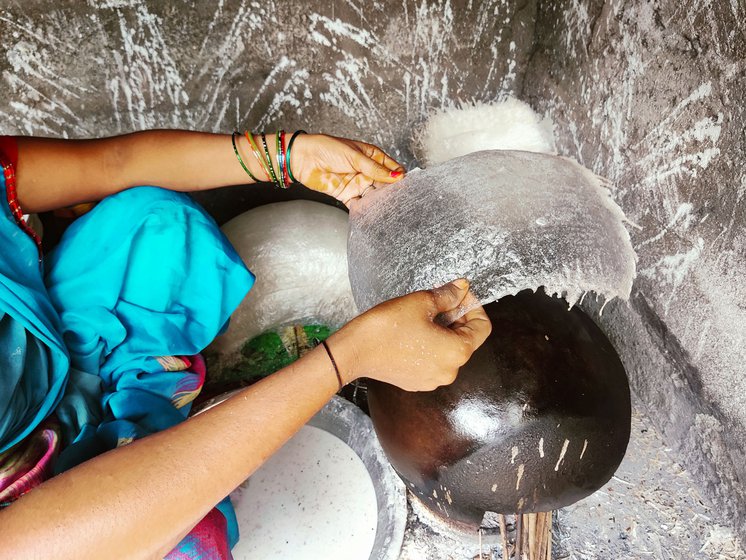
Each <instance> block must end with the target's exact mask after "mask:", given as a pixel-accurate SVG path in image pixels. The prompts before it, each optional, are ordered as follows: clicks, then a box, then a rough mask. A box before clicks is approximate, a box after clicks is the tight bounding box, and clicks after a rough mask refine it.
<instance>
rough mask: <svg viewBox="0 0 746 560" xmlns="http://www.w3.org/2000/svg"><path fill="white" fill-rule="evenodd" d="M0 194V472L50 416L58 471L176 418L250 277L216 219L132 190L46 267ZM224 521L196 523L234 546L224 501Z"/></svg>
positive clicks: (147, 190) (88, 219)
mask: <svg viewBox="0 0 746 560" xmlns="http://www.w3.org/2000/svg"><path fill="white" fill-rule="evenodd" d="M2 146H3V145H2V144H0V148H2ZM21 163H22V162H21ZM4 193H5V182H4V179H3V178H2V177H1V176H0V194H3V195H4ZM4 198H5V197H4V196H3V197H2V200H0V208H2V210H0V248H1V249H0V475H1V474H2V457H3V453H4V452H6V453H10V452H12V451H13V449H11V448H13V447H14V446H19V442H22V440H24V438H26V437H28V436H29V434H31V433H32V432H33V431H34V430H36V429H37V428H40V426H41V428H44V426H42V423H43V422H44V421H45V420H47V419H48V418H50V416H52V415H53V416H54V417H56V419H57V421H58V422H59V425H60V427H61V428H60V429H61V436H62V437H61V439H62V442H63V448H62V451H61V454H60V456H59V458H58V459H57V461H56V465H55V470H56V471H57V472H59V471H62V470H65V469H67V468H70V467H72V466H75V465H77V464H79V463H80V462H82V461H85V460H87V459H89V458H91V457H93V456H95V455H98V454H100V453H102V452H104V451H107V450H109V449H113V448H115V447H117V446H120V445H123V444H127V443H129V442H131V441H132V440H133V439H137V438H139V437H142V436H145V435H148V434H150V433H154V432H156V431H159V430H163V429H166V428H168V427H171V426H173V425H175V424H177V423H179V422H181V421H182V420H184V419H185V418H186V416H187V415H188V413H189V409H190V407H191V402H192V400H193V398H194V397H195V396H196V395H197V393H198V392H199V390H200V388H201V386H202V383H203V382H204V376H205V370H204V363H203V362H202V361H201V358H200V357H199V356H198V354H199V352H200V351H202V350H203V349H204V348H205V347H206V346H207V345H208V344H209V343H210V342H211V341H212V339H213V338H214V337H215V336H216V335H217V334H218V333H219V332H220V331H221V330H223V329H224V328H225V326H226V325H227V321H228V319H229V317H230V314H231V313H232V312H233V310H234V309H235V308H236V307H237V306H238V304H239V303H240V302H241V300H242V299H243V298H244V296H245V295H246V293H247V292H248V290H249V289H250V288H251V286H252V284H253V281H254V277H253V275H252V274H251V272H249V271H248V269H247V268H246V267H245V265H244V264H243V262H242V261H241V259H240V257H239V256H238V255H237V254H236V252H235V250H234V249H233V247H232V246H231V245H230V243H229V242H228V241H227V240H226V239H225V237H224V236H223V235H222V233H221V232H220V230H219V228H218V227H217V225H216V224H215V222H214V221H213V220H212V218H211V217H210V216H209V215H207V213H206V212H205V211H204V210H203V209H202V208H201V207H200V206H199V205H197V204H196V203H195V202H194V201H193V200H192V199H191V198H189V197H188V196H186V195H184V194H180V193H175V192H172V191H167V190H164V189H160V188H157V187H138V188H134V189H130V190H127V191H124V192H121V193H119V194H117V195H114V196H110V197H108V198H106V199H104V200H103V201H102V202H100V203H99V204H98V205H97V206H96V207H95V208H94V209H93V210H92V211H91V212H89V213H88V214H86V215H85V216H83V217H81V218H79V219H78V220H76V221H75V222H74V223H73V224H72V225H71V226H70V227H69V228H68V230H67V231H66V232H65V234H64V236H63V237H62V240H61V241H60V243H59V245H58V246H57V247H56V248H55V250H54V251H53V252H52V253H51V254H50V255H49V256H48V257H47V258H46V259H45V262H44V270H42V267H41V266H40V263H39V259H38V252H37V247H36V245H35V243H34V242H33V241H32V240H31V238H30V237H28V236H27V235H26V234H25V233H24V232H23V231H22V230H21V229H20V228H19V227H18V225H17V224H16V223H15V221H14V219H13V217H12V215H11V214H10V212H9V209H8V206H7V204H4ZM41 428H40V429H41ZM0 482H2V479H1V476H0ZM220 511H221V512H222V513H223V514H224V516H225V518H221V517H220V516H217V517H218V518H220V519H218V520H217V521H216V517H215V515H214V514H211V515H208V517H207V518H206V520H209V521H210V522H212V523H217V525H220V524H221V523H222V525H223V527H224V528H225V527H226V520H227V531H228V533H229V535H230V537H231V540H235V538H236V537H237V530H236V526H235V518H234V516H233V515H232V510H231V509H230V505H229V502H228V501H227V500H226V501H224V502H223V503H222V504H221V506H220ZM202 529H204V527H203V528H202ZM195 534H196V533H195ZM190 535H191V536H190V538H187V539H185V541H184V542H185V543H186V545H185V546H187V547H193V546H194V535H193V534H190ZM216 546H217V545H216ZM203 552H204V551H203ZM178 557H184V558H186V557H192V556H190V555H189V554H188V553H187V552H186V551H185V550H182V552H181V555H180V556H178ZM215 557H219V555H218V554H217V551H216V556H215Z"/></svg>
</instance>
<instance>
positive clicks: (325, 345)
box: [321, 340, 345, 391]
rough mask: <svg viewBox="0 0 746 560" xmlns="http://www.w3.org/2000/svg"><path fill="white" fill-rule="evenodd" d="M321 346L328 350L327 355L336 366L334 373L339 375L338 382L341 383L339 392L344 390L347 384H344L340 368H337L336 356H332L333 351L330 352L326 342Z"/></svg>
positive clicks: (323, 341)
mask: <svg viewBox="0 0 746 560" xmlns="http://www.w3.org/2000/svg"><path fill="white" fill-rule="evenodd" d="M321 344H323V345H324V350H326V353H327V354H328V355H329V359H330V360H331V361H332V365H333V366H334V373H336V374H337V381H339V390H340V391H341V390H342V387H344V386H345V384H344V383H343V382H342V376H341V375H340V373H339V368H338V367H337V362H336V360H335V359H334V356H332V351H331V350H329V345H328V344H327V343H326V340H322V341H321Z"/></svg>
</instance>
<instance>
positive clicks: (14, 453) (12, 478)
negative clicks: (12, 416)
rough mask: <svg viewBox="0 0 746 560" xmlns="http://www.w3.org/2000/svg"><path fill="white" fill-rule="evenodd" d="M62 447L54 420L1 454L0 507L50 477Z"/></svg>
mask: <svg viewBox="0 0 746 560" xmlns="http://www.w3.org/2000/svg"><path fill="white" fill-rule="evenodd" d="M59 447H60V434H59V428H58V427H57V424H56V423H55V422H54V421H48V422H45V423H44V424H42V425H41V426H40V427H39V428H38V429H37V430H36V431H34V432H33V433H32V434H31V435H30V436H29V437H27V438H26V439H25V440H23V441H22V442H21V443H19V444H18V445H16V446H15V447H13V448H12V449H9V450H8V451H6V452H5V453H2V454H0V507H3V506H7V505H9V504H10V503H12V502H14V501H15V500H17V499H18V498H20V497H21V496H23V495H24V494H25V493H26V492H28V491H30V490H31V489H32V488H34V487H36V486H39V484H41V483H42V482H44V481H45V480H46V479H47V478H49V477H50V476H51V474H52V466H53V464H54V459H55V458H56V457H57V453H58V452H59Z"/></svg>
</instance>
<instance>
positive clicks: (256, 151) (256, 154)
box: [244, 130, 272, 181]
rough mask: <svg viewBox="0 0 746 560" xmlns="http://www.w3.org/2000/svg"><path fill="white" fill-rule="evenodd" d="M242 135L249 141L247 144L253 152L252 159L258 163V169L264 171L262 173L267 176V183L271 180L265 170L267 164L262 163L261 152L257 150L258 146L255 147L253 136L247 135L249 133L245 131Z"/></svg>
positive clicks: (267, 171) (267, 170)
mask: <svg viewBox="0 0 746 560" xmlns="http://www.w3.org/2000/svg"><path fill="white" fill-rule="evenodd" d="M244 135H245V136H246V139H247V140H248V141H249V144H251V150H252V151H253V152H254V157H255V158H256V160H257V161H258V162H259V165H260V167H261V168H262V169H263V170H264V172H265V173H266V174H267V179H268V180H269V181H271V180H272V176H271V175H270V174H269V169H267V162H266V161H264V158H263V157H262V152H261V151H260V150H259V146H257V145H256V142H255V141H254V134H253V133H252V134H249V131H248V130H247V131H246V132H245V133H244Z"/></svg>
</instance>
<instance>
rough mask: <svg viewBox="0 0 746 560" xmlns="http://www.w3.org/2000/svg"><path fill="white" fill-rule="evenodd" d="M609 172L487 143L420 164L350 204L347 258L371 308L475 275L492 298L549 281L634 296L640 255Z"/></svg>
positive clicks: (572, 298) (361, 303)
mask: <svg viewBox="0 0 746 560" xmlns="http://www.w3.org/2000/svg"><path fill="white" fill-rule="evenodd" d="M624 220H625V217H624V213H623V212H622V210H621V208H619V206H617V204H616V203H615V202H614V201H613V200H612V199H611V196H610V191H609V190H608V188H606V186H605V183H604V180H603V179H600V178H599V177H597V176H596V175H594V174H593V173H591V172H590V171H588V170H587V169H585V168H584V167H582V166H580V165H579V164H578V163H576V162H574V161H572V160H570V159H567V158H563V157H559V156H555V155H551V154H544V153H532V152H524V151H510V150H487V151H479V152H474V153H470V154H467V155H464V156H461V157H457V158H454V159H451V160H448V161H445V162H442V163H439V164H437V165H434V166H432V167H428V168H427V169H416V170H414V171H411V172H410V173H408V175H407V177H406V178H405V179H403V180H402V181H401V182H399V183H397V184H396V185H394V186H392V187H388V188H384V189H379V190H376V191H373V192H369V194H367V195H366V196H365V197H364V198H363V199H361V200H360V201H358V202H356V203H355V204H354V205H353V206H352V209H351V212H350V234H349V239H348V263H349V273H350V282H351V286H352V292H353V295H354V297H355V302H356V304H357V306H358V308H359V309H360V311H364V310H367V309H369V308H370V307H373V306H374V305H376V304H377V303H380V302H382V301H385V300H387V299H391V298H393V297H397V296H400V295H404V294H407V293H410V292H413V291H416V290H422V289H430V288H433V287H435V286H439V285H442V284H444V283H446V282H449V281H451V280H454V279H456V278H459V277H465V278H468V279H469V280H470V282H471V284H472V291H473V292H474V294H475V295H476V296H477V298H478V299H479V301H480V302H481V303H483V304H486V303H489V302H492V301H496V300H498V299H500V298H502V297H504V296H506V295H509V294H515V293H518V292H520V291H522V290H525V289H533V290H536V289H538V288H539V287H542V286H543V287H544V288H545V290H546V292H547V293H548V294H556V295H561V296H564V297H565V298H566V299H567V301H568V302H569V304H570V305H573V304H575V303H577V301H578V300H580V298H581V297H582V296H583V295H584V294H585V293H586V292H595V293H596V294H597V295H598V296H603V297H604V298H606V300H607V301H609V300H611V299H612V298H614V297H619V298H622V299H628V298H629V294H630V291H631V288H632V281H633V279H634V277H635V253H634V250H633V248H632V244H631V242H630V237H629V234H628V232H627V230H626V229H625V227H624V225H623V221H624Z"/></svg>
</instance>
